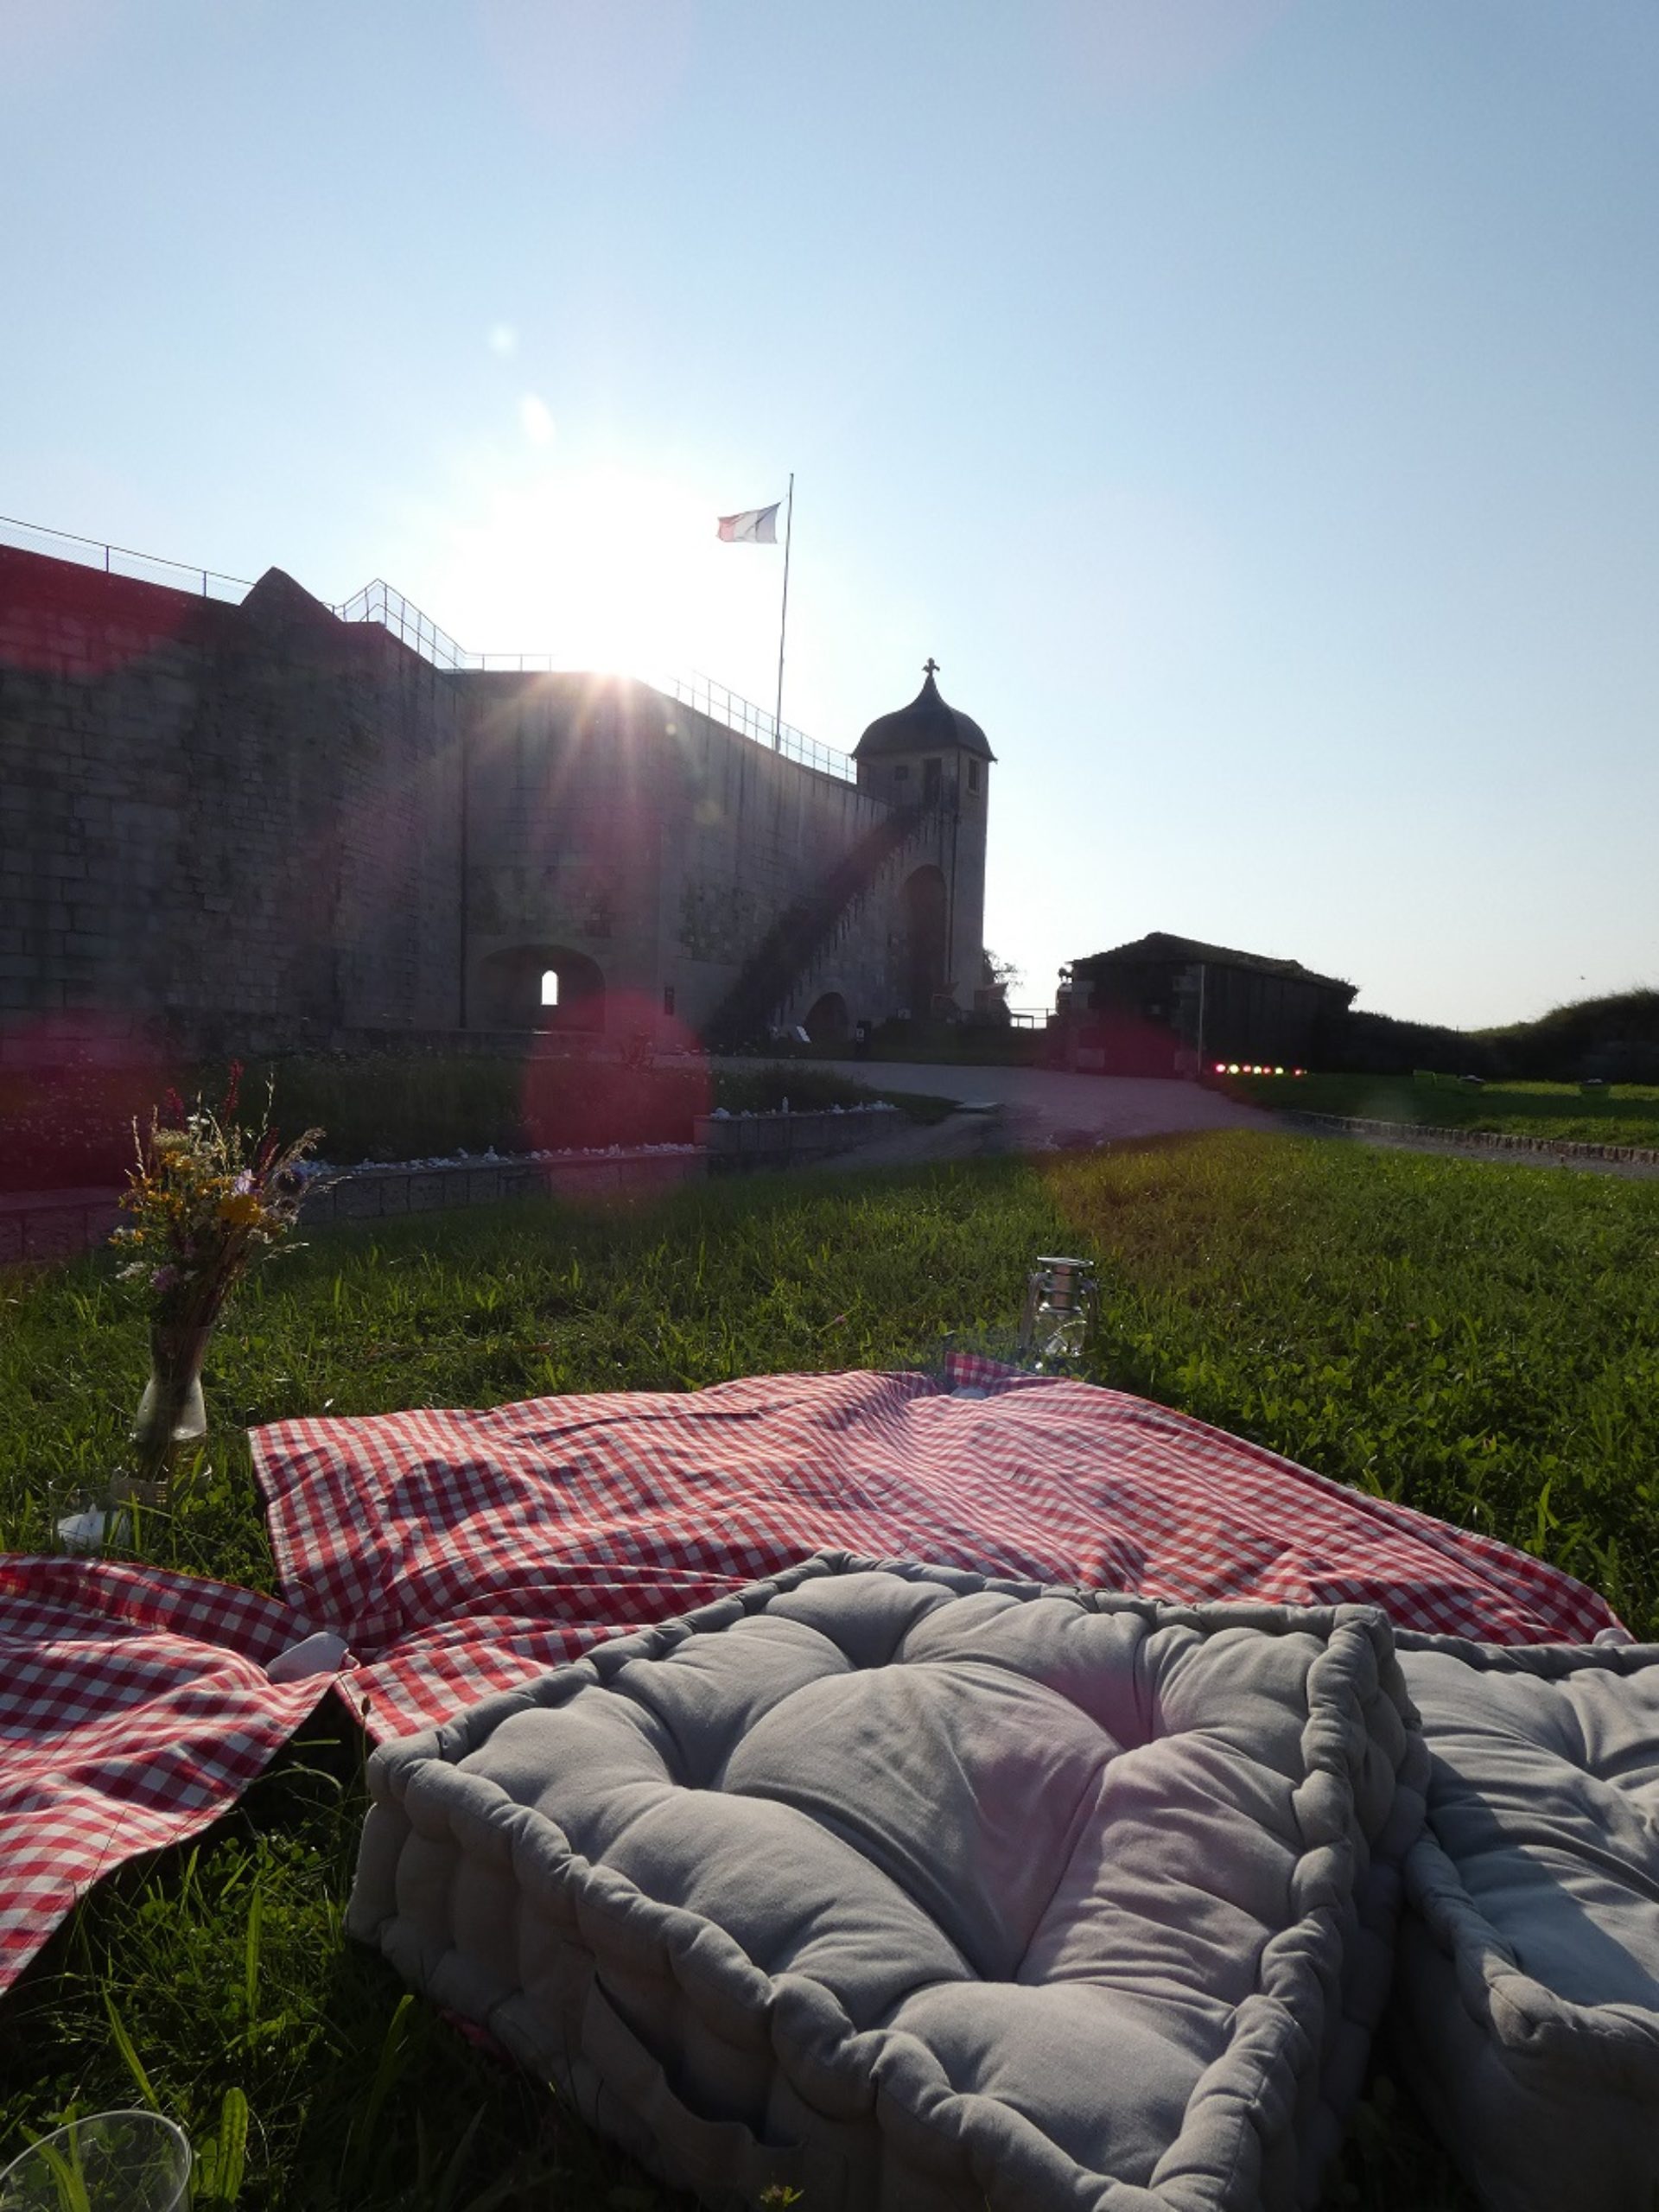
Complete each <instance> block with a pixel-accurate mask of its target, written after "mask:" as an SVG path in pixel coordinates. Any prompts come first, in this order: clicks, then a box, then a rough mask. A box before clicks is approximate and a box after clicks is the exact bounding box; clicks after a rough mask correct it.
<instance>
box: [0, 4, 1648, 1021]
mask: <svg viewBox="0 0 1659 2212" xmlns="http://www.w3.org/2000/svg"><path fill="white" fill-rule="evenodd" d="M1656 278H1659V8H1656V7H1655V5H1654V4H1653V0H1386V4H1383V0H836V4H835V5H834V6H833V7H829V6H822V5H820V6H809V5H806V4H804V0H353V5H352V6H351V7H349V8H342V7H340V6H337V5H334V4H327V0H236V4H230V0H147V4H138V5H135V4H133V0H0V511H3V512H4V513H5V514H7V515H12V516H17V517H21V518H24V519H25V520H27V521H30V522H35V523H40V524H48V525H51V526H53V527H55V528H57V529H60V530H63V531H77V532H81V533H84V534H85V535H86V536H89V537H95V538H99V539H109V540H113V541H114V542H115V543H118V544H124V545H129V546H134V547H138V548H142V549H144V550H149V551H153V552H156V553H158V554H164V555H170V556H176V557H178V558H181V559H182V560H184V561H187V562H189V563H195V564H199V565H204V566H207V567H210V568H213V569H221V570H225V571H228V572H230V573H231V574H232V575H240V576H245V577H250V578H251V577H255V576H257V575H260V574H261V573H262V572H263V571H264V569H266V568H268V567H270V566H272V565H276V566H278V567H281V568H283V569H287V570H288V571H289V573H290V574H291V575H294V576H296V578H297V579H298V580H299V581H300V582H302V584H304V585H305V586H306V587H307V588H308V589H309V590H311V591H313V592H315V594H317V595H318V596H319V597H320V598H322V599H324V600H327V601H330V602H338V601H343V600H345V599H346V598H347V597H348V596H349V595H350V594H352V593H353V592H354V591H356V590H357V589H358V588H359V587H360V586H362V585H363V584H365V583H366V582H369V581H370V580H371V579H372V578H374V577H384V578H385V579H386V580H387V581H388V582H390V583H391V584H393V585H395V586H396V587H397V588H398V589H399V590H401V591H402V592H403V593H404V594H406V595H407V597H408V598H409V599H410V600H411V601H414V602H415V603H416V605H417V606H418V607H422V608H423V610H424V611H425V612H426V613H428V614H429V616H430V617H431V618H432V619H433V620H435V622H437V623H438V624H439V625H441V626H442V627H443V628H444V629H446V630H447V631H448V632H450V633H451V634H452V635H453V636H454V637H455V638H457V639H460V640H461V643H462V644H463V645H467V646H468V647H470V648H473V649H475V650H480V651H512V652H536V653H546V654H550V655H551V656H553V657H554V658H555V659H556V662H557V663H558V664H561V665H564V666H569V667H620V668H627V669H631V670H632V671H635V672H637V673H639V674H643V675H646V676H652V675H656V674H658V673H668V672H672V673H678V674H682V675H689V674H690V673H692V672H693V671H701V672H704V673H707V674H709V675H712V676H713V677H715V678H717V679H718V680H720V681H721V682H722V683H727V684H728V685H730V686H731V687H732V688H733V689H734V690H736V691H738V692H740V693H742V694H744V695H745V696H748V697H750V698H753V699H755V700H757V701H759V702H761V703H762V704H763V705H766V706H770V705H771V704H772V699H773V694H774V689H775V685H776V681H777V657H778V621H779V587H780V583H781V562H782V550H781V548H779V549H776V550H774V549H771V548H766V547H761V546H749V545H724V544H721V543H719V542H718V541H717V539H716V537H715V518H716V517H717V516H718V515H720V514H721V513H725V512H730V511H732V510H734V509H737V508H744V507H750V506H759V505H763V504H765V503H767V502H770V501H771V500H773V499H779V498H781V497H782V496H783V495H784V493H785V488H786V486H787V483H788V480H789V476H790V473H791V471H793V472H794V475H795V485H796V491H795V528H794V538H793V547H792V555H791V574H790V594H789V630H788V653H787V661H786V665H785V690H784V715H785V720H786V721H790V722H791V723H793V724H795V725H796V726H798V728H801V729H803V730H804V731H806V732H807V733H809V734H810V735H811V736H813V737H815V738H817V740H819V741H821V742H823V743H826V744H829V745H834V746H837V747H843V748H848V749H850V747H852V746H853V745H854V744H855V742H856V741H857V738H858V735H859V733H860V732H861V729H862V728H864V726H865V724H866V723H867V722H868V721H871V720H872V719H873V718H874V716H875V715H879V714H881V713H885V712H887V710H888V709H892V708H893V707H895V706H899V705H901V704H903V703H904V702H906V700H907V699H909V698H910V697H911V696H913V694H914V692H915V690H916V689H917V687H918V684H919V683H920V681H921V664H922V663H923V662H924V660H925V659H926V658H928V657H929V655H932V656H933V657H934V658H937V660H938V663H939V664H940V677H939V681H940V684H941V688H942V690H944V695H945V696H946V697H947V698H948V699H949V700H950V702H951V703H952V704H953V705H956V706H959V707H962V708H963V709H966V710H967V711H968V712H969V713H970V714H971V715H974V716H975V717H976V720H978V721H980V722H981V723H982V726H983V727H984V728H985V730H986V732H987V734H988V736H989V738H990V741H991V743H992V745H993V747H995V752H996V753H997V757H998V766H996V767H995V769H994V770H993V771H992V772H991V784H990V856H989V871H988V893H987V911H986V924H985V928H986V937H987V940H988V943H989V944H990V945H991V946H992V947H993V948H994V950H995V951H996V953H997V954H998V955H1000V956H1001V957H1003V958H1004V959H1008V960H1012V961H1014V963H1016V964H1017V965H1018V967H1019V968H1020V970H1021V971H1022V974H1023V980H1022V981H1021V982H1020V983H1019V984H1017V985H1016V987H1015V988H1014V992H1013V998H1014V1002H1015V1003H1016V1004H1028V1005H1033V1006H1036V1005H1041V1004H1044V1003H1047V1002H1051V1001H1052V995H1053V988H1054V982H1055V975H1056V970H1057V969H1058V966H1059V964H1060V963H1061V962H1063V961H1065V960H1068V959H1071V958H1072V957H1077V956H1081V955H1084V954H1087V953H1090V952H1093V951H1096V950H1101V949H1103V948H1104V947H1106V946H1109V945H1112V944H1120V943H1122V942H1123V941H1125V940H1126V939H1128V938H1135V937H1139V936H1141V934H1143V933H1144V932H1145V931H1148V930H1168V931H1176V932H1179V933H1181V934H1184V935H1186V936H1190V937H1195V938H1203V939H1205V940H1207V941H1210V942H1212V943H1221V944H1232V945H1238V946H1243V947H1245V948H1248V949H1249V950H1253V951H1256V952H1263V953H1268V954H1273V955H1277V956H1281V957H1291V958H1295V959H1300V960H1301V961H1303V962H1304V963H1306V964H1307V965H1308V966H1309V967H1312V968H1314V969H1319V970H1320V971H1321V972H1323V973H1326V974H1333V975H1338V976H1344V977H1346V978H1347V979H1348V980H1350V981H1351V982H1355V983H1357V985H1358V986H1359V997H1358V999H1357V1004H1358V1005H1360V1006H1362V1007H1371V1008H1374V1009H1376V1010H1378V1011H1381V1012H1383V1013H1388V1014H1396V1015H1400V1016H1403V1017H1408V1018H1411V1019H1414V1020H1433V1021H1445V1022H1451V1023H1454V1024H1457V1025H1459V1026H1471V1027H1472V1026H1480V1025H1484V1024H1488V1023H1497V1022H1503V1021H1510V1020H1521V1019H1524V1018H1526V1017H1528V1016H1529V1015H1532V1014H1538V1013H1541V1012H1542V1011H1544V1010H1545V1009H1546V1008H1548V1007H1550V1006H1552V1005H1554V1004H1557V1003H1560V1002H1561V1001H1565V1000H1569V999H1573V998H1582V997H1586V996H1589V995H1595V994H1599V993H1601V992H1606V991H1614V990H1619V989H1624V988H1630V987H1631V986H1633V985H1637V984H1649V985H1652V984H1659V835H1656V833H1659V744H1656V728H1659V622H1656V619H1655V617H1656V607H1659V409H1656V405H1655V396H1656V393H1659V282H1656Z"/></svg>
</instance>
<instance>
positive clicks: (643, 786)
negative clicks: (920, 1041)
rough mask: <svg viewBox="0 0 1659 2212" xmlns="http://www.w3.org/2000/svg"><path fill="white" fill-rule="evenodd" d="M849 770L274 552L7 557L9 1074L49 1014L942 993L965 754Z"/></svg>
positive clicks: (395, 1009) (694, 1010)
mask: <svg viewBox="0 0 1659 2212" xmlns="http://www.w3.org/2000/svg"><path fill="white" fill-rule="evenodd" d="M941 711H944V710H943V709H941ZM980 742H981V744H982V743H983V740H982V739H981V740H980ZM938 743H939V744H942V745H944V746H945V747H946V748H947V751H948V750H949V747H950V739H949V737H948V735H947V737H946V738H945V739H942V740H939V741H938ZM934 744H935V741H934V740H933V739H931V738H930V739H928V741H927V746H926V747H924V750H927V748H928V747H933V746H934ZM867 766H868V764H866V763H864V762H863V761H861V762H860V764H859V767H858V771H857V780H856V781H854V780H852V779H850V777H848V778H843V777H842V776H838V775H836V774H833V773H830V772H827V771H826V770H825V769H823V768H817V767H811V766H805V765H804V764H803V763H802V762H800V761H798V760H794V759H792V758H791V757H788V756H787V755H785V754H784V753H776V752H773V751H772V749H771V747H768V746H767V745H766V744H764V743H761V742H759V741H757V740H756V739H755V738H754V737H753V736H752V735H749V734H745V733H744V732H742V731H740V730H738V729H735V728H728V727H727V726H726V724H724V723H723V722H721V721H717V720H715V719H714V718H713V717H711V716H710V715H708V714H705V713H702V712H701V711H699V710H698V709H696V708H693V707H690V706H688V705H684V704H683V703H682V702H679V701H677V700H675V699H672V698H670V697H669V696H666V695H665V694H664V693H662V692H659V691H656V690H652V689H651V688H650V687H648V686H646V685H644V684H640V683H630V682H627V681H626V680H624V679H620V678H613V677H595V676H584V675H575V674H568V675H532V674H529V673H520V672H518V671H514V672H512V673H511V674H508V673H505V672H501V673H497V672H495V671H483V670H477V669H468V668H465V667H456V666H448V665H446V666H444V667H438V666H435V665H434V664H433V663H432V662H431V661H429V660H428V659H426V658H423V656H422V655H421V654H420V653H418V652H415V651H414V650H412V649H411V648H410V647H409V646H408V645H404V643H403V642H402V639H400V638H399V637H396V636H394V635H393V634H392V632H391V631H390V630H389V629H388V628H386V627H385V626H383V625H382V624H381V623H379V622H375V621H360V622H359V621H353V622H346V621H343V620H340V619H339V618H338V617H337V616H336V615H335V614H334V613H333V612H332V611H331V610H330V609H329V608H328V607H325V606H324V605H322V603H321V601H318V600H316V599H314V598H313V597H312V596H311V595H310V594H308V593H307V592H305V591H303V590H302V588H300V586H299V585H298V584H296V582H294V581H293V580H292V579H291V578H290V577H288V576H286V575H283V574H282V572H281V571H280V570H278V569H270V570H269V571H267V573H266V574H265V575H264V576H263V577H262V578H261V579H260V581H259V582H258V583H257V584H256V585H254V586H253V587H252V588H251V590H250V591H249V593H248V594H247V596H246V598H245V599H244V600H243V601H241V602H240V603H239V604H233V603H231V602H228V601H219V600H208V599H206V598H200V599H198V598H195V597H193V596H192V595H190V594H187V593H184V592H180V591H176V590H171V589H168V588H163V587H162V586H159V585H155V584H149V583H142V582H136V581H134V580H132V579H130V578H128V577H124V576H119V575H108V574H106V573H105V572H104V571H103V570H100V569H89V568H84V567H80V566H79V565H77V564H76V563H73V562H65V561H59V560H53V559H48V558H46V557H44V556H41V555H39V554H33V553H22V552H17V551H14V550H10V549H6V548H3V547H0V1060H4V1059H7V1058H27V1057H28V1049H27V1048H28V1046H29V1039H30V1038H31V1037H32V1038H34V1039H36V1040H37V1041H38V1040H39V1039H41V1037H42V1036H43V1035H46V1034H48V1033H50V1032H52V1031H53V1030H54V1027H55V1028H56V1029H57V1030H62V1029H63V1028H64V1027H66V1026H67V1027H73V1029H74V1031H75V1032H76V1033H77V1035H78V1036H80V1037H82V1038H84V1039H92V1041H93V1042H94V1043H95V1042H96V1040H97V1037H98V1034H99V1032H100V1029H101V1030H102V1031H104V1032H105V1033H108V1034H110V1035H120V1036H130V1037H132V1038H135V1039H140V1040H144V1039H148V1040H149V1041H150V1042H152V1043H154V1044H156V1045H157V1046H165V1047H168V1048H170V1049H173V1050H176V1051H178V1052H181V1053H182V1054H186V1055H200V1056H206V1057H217V1056H229V1055H234V1056H236V1057H238V1058H252V1057H254V1056H256V1055H260V1054H265V1053H280V1052H284V1051H291V1050H296V1049H306V1048H311V1049H318V1048H326V1040H327V1039H328V1038H329V1037H331V1036H334V1035H337V1034H340V1033H344V1032H355V1033H365V1032H366V1033H373V1034H376V1035H378V1036H381V1037H385V1038H387V1039H397V1038H405V1037H414V1036H415V1035H416V1034H420V1035H423V1036H430V1035H432V1034H434V1033H438V1034H442V1033H448V1034H450V1035H451V1036H454V1035H458V1034H460V1035H464V1034H465V1033H468V1032H470V1031H473V1030H477V1029H486V1030H492V1031H496V1032H511V1033H516V1034H518V1036H520V1037H521V1038H522V1037H523V1036H524V1034H525V1033H528V1032H531V1031H534V1030H537V1029H543V1028H552V1029H566V1030H570V1031H573V1032H581V1033H584V1034H588V1035H592V1034H595V1033H598V1034H605V1035H608V1036H610V1037H611V1038H613V1039H620V1040H622V1041H623V1042H624V1043H625V1044H632V1042H633V1041H634V1040H636V1039H640V1038H642V1037H643V1038H644V1039H647V1040H650V1041H652V1042H654V1043H655V1044H656V1045H657V1046H659V1047H660V1046H668V1045H671V1044H673V1043H675V1042H677V1041H683V1039H685V1038H686V1037H687V1035H688V1033H696V1034H698V1035H702V1034H704V1033H709V1034H713V1035H716V1036H718V1037H721V1038H723V1037H725V1036H726V1035H727V1033H728V1032H730V1033H731V1034H732V1035H733V1036H734V1037H736V1036H738V1035H739V1033H740V1032H741V1035H742V1037H744V1038H747V1036H749V1035H754V1036H759V1035H760V1034H761V1033H763V1032H764V1030H765V1028H766V1027H767V1026H768V1025H769V1024H773V1023H779V1022H781V1023H785V1024H796V1023H802V1024H806V1025H808V1026H810V1027H812V1029H813V1032H814V1033H815V1034H823V1035H841V1036H844V1035H846V1034H848V1033H849V1031H850V1028H851V1027H852V1025H853V1024H854V1023H855V1021H857V1020H881V1019H883V1018H885V1017H887V1016H888V1015H891V1014H895V1013H898V1012H899V1011H901V1010H908V1011H912V1012H926V1011H927V1010H928V1002H929V1001H931V999H932V998H933V997H934V996H936V995H938V996H942V997H944V998H945V999H946V1000H947V1001H951V1002H954V1003H955V1004H957V1006H959V1007H962V1008H963V1010H964V1011H965V1010H967V1009H968V1008H969V1007H971V1005H972V1002H973V992H974V989H975V988H976V985H977V983H978V981H979V973H980V969H979V963H980V958H981V950H980V938H981V933H982V932H981V921H982V904H983V876H984V865H983V863H984V843H985V818H986V817H985V803H984V791H985V788H986V787H985V786H984V785H983V783H982V779H980V777H979V774H978V771H979V769H980V767H981V766H982V763H981V762H980V761H978V760H972V761H969V762H968V763H967V767H968V768H970V769H971V770H973V772H974V777H973V779H972V780H971V781H968V780H964V774H965V772H964V771H963V761H962V760H959V759H958V758H957V754H956V753H954V752H951V753H950V757H949V759H948V760H944V771H945V772H943V773H942V772H941V766H942V763H941V759H939V758H926V759H924V758H922V757H920V755H918V759H917V760H916V761H915V762H914V763H911V764H904V763H900V764H899V765H898V766H894V765H893V762H892V761H889V760H887V759H886V757H885V756H884V758H883V760H882V761H881V763H880V772H879V773H875V772H869V773H867ZM912 767H913V768H914V771H915V772H914V774H913V776H912ZM901 776H902V777H906V778H909V779H910V780H909V781H908V782H906V783H903V784H901V783H900V782H899V780H897V779H899V777H901ZM918 790H919V791H920V792H921V793H922V794H923V798H922V799H921V800H918V799H916V798H915V794H916V793H917V791H918ZM906 794H909V795H910V796H909V797H908V798H906V796H905V795H906ZM889 832H891V833H892V834H891V835H889V834H888V833H889ZM936 910H937V911H936ZM952 995H954V997H953V998H952Z"/></svg>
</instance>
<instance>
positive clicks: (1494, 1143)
mask: <svg viewBox="0 0 1659 2212" xmlns="http://www.w3.org/2000/svg"><path fill="white" fill-rule="evenodd" d="M1279 1118H1280V1120H1281V1121H1282V1122H1285V1124H1286V1125H1287V1127H1288V1128H1294V1129H1305V1130H1306V1132H1307V1134H1308V1135H1310V1136H1316V1137H1320V1136H1324V1137H1392V1138H1394V1139H1395V1141H1396V1142H1402V1143H1410V1142H1411V1141H1413V1139H1417V1140H1419V1141H1421V1142H1423V1143H1425V1144H1455V1145H1461V1146H1464V1147H1466V1148H1467V1149H1468V1150H1469V1151H1471V1152H1518V1153H1521V1154H1530V1155H1531V1156H1533V1157H1535V1158H1537V1157H1542V1158H1544V1159H1546V1160H1615V1161H1618V1162H1619V1163H1620V1164H1621V1165H1623V1166H1630V1167H1659V1147H1654V1146H1651V1145H1640V1144H1586V1143H1581V1142H1580V1141H1578V1140H1577V1139H1575V1138H1572V1137H1527V1136H1515V1135H1510V1134H1509V1133H1508V1132H1506V1131H1504V1130H1502V1129H1442V1128H1432V1127H1430V1125H1429V1124H1428V1123H1427V1122H1376V1121H1364V1120H1361V1119H1359V1118H1357V1116H1352V1115H1348V1114H1302V1113H1297V1112H1294V1111H1285V1112H1282V1113H1281V1115H1280V1117H1279Z"/></svg>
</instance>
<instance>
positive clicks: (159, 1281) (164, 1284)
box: [149, 1268, 179, 1290]
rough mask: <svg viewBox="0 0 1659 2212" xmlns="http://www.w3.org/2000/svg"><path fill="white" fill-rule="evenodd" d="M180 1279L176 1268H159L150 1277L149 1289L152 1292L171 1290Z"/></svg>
mask: <svg viewBox="0 0 1659 2212" xmlns="http://www.w3.org/2000/svg"><path fill="white" fill-rule="evenodd" d="M178 1279H179V1271H178V1269H177V1268H156V1272H155V1273H154V1274H152V1275H151V1276H150V1279H149V1287H150V1288H151V1289H152V1290H171V1289H172V1287H173V1286H174V1284H175V1282H177V1281H178Z"/></svg>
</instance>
